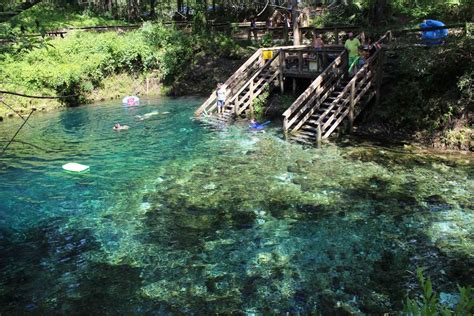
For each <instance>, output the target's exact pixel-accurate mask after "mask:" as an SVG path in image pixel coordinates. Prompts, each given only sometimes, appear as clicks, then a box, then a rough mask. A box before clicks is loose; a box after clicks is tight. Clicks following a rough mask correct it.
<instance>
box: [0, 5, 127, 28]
mask: <svg viewBox="0 0 474 316" xmlns="http://www.w3.org/2000/svg"><path fill="white" fill-rule="evenodd" d="M5 24H9V25H11V27H12V28H14V29H18V28H19V27H20V26H23V27H24V28H25V29H26V30H27V31H28V32H35V33H36V32H39V31H41V30H45V29H46V30H56V29H60V28H65V27H86V26H102V25H124V24H127V23H126V22H125V21H121V20H117V19H111V18H110V17H107V16H100V15H97V14H94V13H92V12H91V11H79V10H77V9H75V8H74V7H71V6H70V5H63V6H60V7H59V6H57V5H55V4H52V3H47V2H43V3H39V4H37V5H35V6H33V7H31V8H30V9H28V10H25V11H23V12H22V13H20V14H19V15H17V16H15V17H14V18H12V19H11V20H10V21H9V22H8V23H5ZM38 27H39V29H38Z"/></svg>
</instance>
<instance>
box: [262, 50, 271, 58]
mask: <svg viewBox="0 0 474 316" xmlns="http://www.w3.org/2000/svg"><path fill="white" fill-rule="evenodd" d="M262 57H263V59H264V60H267V59H272V58H273V51H272V50H264V51H262Z"/></svg>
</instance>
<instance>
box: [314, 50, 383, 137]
mask: <svg viewBox="0 0 474 316" xmlns="http://www.w3.org/2000/svg"><path fill="white" fill-rule="evenodd" d="M379 52H380V50H378V51H376V52H375V54H374V55H373V56H372V57H370V58H369V59H368V61H367V63H366V64H365V65H364V66H363V67H362V68H361V69H360V70H359V71H358V72H357V73H356V74H355V75H354V77H353V78H352V79H351V80H350V81H349V82H348V83H347V85H346V86H345V87H344V89H343V90H342V91H341V92H340V93H339V95H338V96H337V97H336V99H334V101H332V102H331V106H330V107H328V108H327V109H326V111H324V113H323V114H321V116H320V117H319V118H318V121H317V123H319V124H321V123H322V121H323V119H324V118H325V117H326V116H327V114H328V113H329V112H330V111H331V110H332V109H333V108H334V107H335V106H336V105H337V104H338V103H339V102H340V101H341V99H342V98H343V96H344V95H346V94H347V93H348V92H349V89H351V86H352V85H353V84H354V85H355V84H356V83H357V81H358V79H359V77H362V80H361V82H365V80H367V78H368V77H370V76H369V73H370V71H369V66H370V67H371V66H372V65H373V64H374V63H375V61H376V60H377V57H378V55H379ZM347 102H348V101H347V100H345V101H344V104H347ZM342 106H343V105H342V104H341V106H340V109H339V112H340V110H341V109H342ZM339 112H336V113H334V114H333V116H334V115H336V114H338V113H339ZM328 122H330V121H329V120H328V121H327V122H326V123H325V125H324V126H323V128H322V130H324V128H326V127H327V125H328Z"/></svg>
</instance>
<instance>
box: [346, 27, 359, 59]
mask: <svg viewBox="0 0 474 316" xmlns="http://www.w3.org/2000/svg"><path fill="white" fill-rule="evenodd" d="M347 35H348V36H349V38H348V39H347V40H346V43H345V44H344V47H345V48H346V49H347V51H348V52H349V67H350V65H352V64H353V63H354V61H355V60H356V58H357V57H358V56H359V53H358V50H359V46H360V45H361V44H360V41H359V39H358V38H354V33H352V32H349V34H347Z"/></svg>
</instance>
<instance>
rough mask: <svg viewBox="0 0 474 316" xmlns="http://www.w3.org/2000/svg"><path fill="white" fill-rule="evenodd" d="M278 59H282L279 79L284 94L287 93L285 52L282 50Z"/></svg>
mask: <svg viewBox="0 0 474 316" xmlns="http://www.w3.org/2000/svg"><path fill="white" fill-rule="evenodd" d="M278 57H279V58H280V62H279V65H278V66H279V67H280V75H279V76H278V77H279V81H280V91H281V93H282V94H283V93H285V82H284V81H283V70H285V52H284V51H283V50H281V49H280V54H279V56H278Z"/></svg>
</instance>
